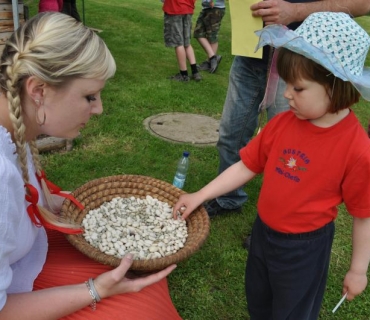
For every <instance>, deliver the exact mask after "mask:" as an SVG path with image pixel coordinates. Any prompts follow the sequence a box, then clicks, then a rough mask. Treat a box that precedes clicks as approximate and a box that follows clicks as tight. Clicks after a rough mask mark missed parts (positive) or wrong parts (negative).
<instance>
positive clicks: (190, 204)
mask: <svg viewBox="0 0 370 320" xmlns="http://www.w3.org/2000/svg"><path fill="white" fill-rule="evenodd" d="M202 202H203V199H202V198H201V197H200V195H199V192H195V193H189V194H183V195H181V196H180V198H179V200H178V201H177V203H176V204H175V205H174V207H173V217H174V218H175V219H177V217H178V212H179V213H180V214H181V219H182V220H185V219H186V218H187V217H188V216H189V215H190V213H192V212H193V211H194V210H195V209H196V208H198V207H199V205H200V204H202Z"/></svg>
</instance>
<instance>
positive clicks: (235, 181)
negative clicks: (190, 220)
mask: <svg viewBox="0 0 370 320" xmlns="http://www.w3.org/2000/svg"><path fill="white" fill-rule="evenodd" d="M255 175H256V173H254V172H252V171H251V170H249V169H248V168H247V167H246V166H245V165H244V164H243V162H242V161H239V162H237V163H235V164H234V165H232V166H231V167H229V168H228V169H227V170H225V171H224V172H222V173H221V174H220V175H219V176H217V178H215V179H214V180H212V181H211V182H210V183H208V184H207V185H206V186H205V187H203V188H202V189H200V190H199V191H197V192H195V193H190V194H183V195H181V196H180V198H179V201H178V202H177V203H176V204H175V206H174V207H173V212H174V216H175V217H176V212H177V211H180V212H181V213H182V219H186V218H187V216H188V215H189V214H190V213H192V212H193V211H194V209H196V208H197V207H198V206H199V205H201V204H202V203H203V202H204V201H206V200H210V199H213V198H217V197H219V196H221V195H223V194H225V193H228V192H230V191H233V190H235V189H237V188H239V187H240V186H242V185H243V184H245V183H246V182H248V181H249V180H251V179H252V178H253V177H254V176H255ZM182 207H184V208H186V209H183V210H181V208H182Z"/></svg>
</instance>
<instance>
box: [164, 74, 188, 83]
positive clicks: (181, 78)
mask: <svg viewBox="0 0 370 320" xmlns="http://www.w3.org/2000/svg"><path fill="white" fill-rule="evenodd" d="M168 79H170V80H174V81H178V82H188V81H189V80H190V77H189V76H183V75H182V74H181V73H177V74H175V75H174V76H171V77H169V78H168Z"/></svg>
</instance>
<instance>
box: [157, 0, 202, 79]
mask: <svg viewBox="0 0 370 320" xmlns="http://www.w3.org/2000/svg"><path fill="white" fill-rule="evenodd" d="M194 4H195V0H181V1H179V0H165V1H164V3H163V12H164V42H165V45H166V47H172V48H175V53H176V59H177V63H178V65H179V69H180V73H178V74H175V75H174V76H172V77H170V79H171V80H175V81H181V82H187V81H189V80H190V77H189V75H188V70H187V66H186V59H188V60H189V63H190V67H191V72H192V76H191V79H193V80H195V81H200V80H202V76H201V75H200V73H199V71H198V68H197V62H196V60H195V55H194V50H193V47H192V46H191V44H190V38H191V19H192V17H193V13H194Z"/></svg>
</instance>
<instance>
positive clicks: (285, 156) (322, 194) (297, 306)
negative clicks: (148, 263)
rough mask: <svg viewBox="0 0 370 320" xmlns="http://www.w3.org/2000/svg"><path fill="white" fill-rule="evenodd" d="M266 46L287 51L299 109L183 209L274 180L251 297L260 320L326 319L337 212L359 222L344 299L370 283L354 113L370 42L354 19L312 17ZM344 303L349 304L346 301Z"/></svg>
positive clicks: (254, 247) (264, 193)
mask: <svg viewBox="0 0 370 320" xmlns="http://www.w3.org/2000/svg"><path fill="white" fill-rule="evenodd" d="M257 34H258V35H259V36H260V44H259V46H264V45H271V46H274V47H276V48H280V49H279V53H278V61H277V67H278V72H279V75H280V76H281V77H282V78H283V79H284V81H285V82H286V83H287V88H286V90H285V93H284V96H285V97H286V98H287V99H288V100H289V105H290V110H289V111H286V112H284V113H281V114H279V115H277V116H275V117H274V118H273V119H272V120H271V121H270V122H268V123H267V125H266V126H265V128H264V129H263V130H262V131H261V132H260V133H259V134H258V135H257V136H256V137H255V138H254V139H253V140H252V141H251V142H250V143H249V144H248V145H247V146H246V147H244V148H243V149H241V151H240V156H241V161H240V162H238V163H236V164H234V165H233V166H231V167H230V168H229V169H227V170H226V171H224V172H223V173H222V174H221V175H219V176H218V177H217V178H216V179H214V180H213V181H211V182H210V183H209V184H208V185H206V186H205V187H204V188H202V189H201V190H199V191H198V192H196V193H193V194H185V195H182V196H181V197H180V199H179V201H178V202H177V203H176V205H175V206H174V212H177V211H181V212H182V218H183V219H185V218H186V217H187V216H188V215H189V214H190V213H191V212H192V211H193V210H194V209H195V208H196V207H198V206H199V205H200V204H202V203H203V202H204V201H205V200H207V199H212V198H215V197H217V196H220V195H222V194H224V193H226V192H229V191H232V190H234V189H236V188H238V187H239V186H242V185H244V184H245V183H246V182H247V181H249V180H251V179H252V178H253V177H254V176H255V175H256V174H259V173H264V178H263V184H262V188H261V192H260V196H259V200H258V205H257V207H258V216H257V218H256V220H255V222H254V225H253V229H252V238H251V248H250V251H249V255H248V260H247V266H246V274H245V275H246V278H245V289H246V296H247V302H248V310H249V313H250V315H251V319H276V320H280V319H310V320H312V319H317V317H318V315H319V311H320V306H321V303H322V298H323V294H324V291H325V286H326V279H327V273H328V268H329V261H330V252H331V246H332V241H333V236H334V220H335V218H336V217H337V206H338V205H339V204H341V203H342V202H344V203H345V205H346V208H347V210H348V212H349V213H350V214H351V215H352V217H353V235H352V246H353V252H352V261H351V265H350V268H349V271H348V272H347V274H346V276H345V278H344V282H343V290H342V295H344V294H347V299H348V300H352V299H353V298H354V297H355V296H357V295H358V294H360V293H361V292H362V291H363V290H364V289H365V287H366V285H367V277H366V273H367V269H368V264H369V260H370V246H369V243H370V197H369V194H370V184H369V181H370V140H369V138H368V137H367V133H366V130H365V129H364V128H363V127H362V126H361V124H360V123H359V121H358V120H357V118H356V117H355V115H354V112H353V111H352V110H351V109H350V107H352V106H353V105H354V104H355V103H357V102H358V100H359V96H360V94H361V95H362V96H363V98H365V99H366V100H370V73H369V71H368V70H365V69H364V67H363V65H364V61H365V58H366V54H367V51H368V49H369V46H370V37H369V36H368V34H367V33H366V32H365V31H364V30H363V29H362V28H361V27H360V26H359V25H358V24H357V23H356V22H355V21H354V20H352V19H351V18H350V16H349V15H347V14H345V13H330V12H320V13H315V14H312V15H310V16H309V17H308V18H307V19H306V20H305V21H304V22H303V23H302V25H301V26H300V27H299V28H297V29H296V31H291V30H289V29H287V28H286V27H283V26H281V25H271V26H268V27H265V28H264V29H262V30H260V31H258V32H257ZM338 298H340V296H339V297H338Z"/></svg>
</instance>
